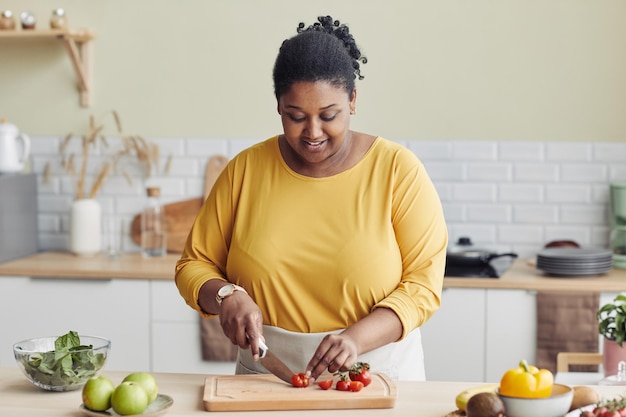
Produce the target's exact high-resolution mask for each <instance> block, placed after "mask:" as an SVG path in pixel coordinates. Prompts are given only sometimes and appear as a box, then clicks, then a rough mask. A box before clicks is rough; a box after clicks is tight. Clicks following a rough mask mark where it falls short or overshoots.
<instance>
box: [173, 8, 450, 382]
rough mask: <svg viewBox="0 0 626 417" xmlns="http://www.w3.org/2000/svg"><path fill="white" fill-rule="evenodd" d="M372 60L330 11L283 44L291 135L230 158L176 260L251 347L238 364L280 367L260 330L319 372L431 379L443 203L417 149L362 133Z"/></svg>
mask: <svg viewBox="0 0 626 417" xmlns="http://www.w3.org/2000/svg"><path fill="white" fill-rule="evenodd" d="M360 62H363V63H365V62H366V60H365V58H363V57H361V53H360V51H359V49H358V47H357V46H356V43H355V41H354V38H353V36H352V35H351V34H350V32H349V30H348V27H347V26H346V25H343V24H340V23H339V22H338V21H333V20H332V19H331V18H330V17H329V16H326V17H320V18H318V22H317V23H315V24H314V25H311V26H309V27H305V25H304V24H303V23H301V24H300V25H299V27H298V34H297V35H295V36H294V37H292V38H290V39H288V40H286V41H284V42H283V44H282V46H281V48H280V51H279V54H278V57H277V59H276V62H275V65H274V71H273V79H274V92H275V95H276V100H277V108H278V114H279V115H280V117H281V120H282V125H283V133H282V134H280V135H277V136H274V137H272V138H270V139H267V140H266V141H264V142H261V143H259V144H256V145H254V146H252V147H250V148H249V149H247V150H244V151H243V152H241V153H240V154H239V155H237V156H236V157H235V158H234V159H233V160H232V161H230V163H229V164H228V166H227V167H226V169H225V170H224V172H223V173H222V174H221V175H220V177H219V178H218V179H217V181H216V183H215V185H214V187H213V189H212V191H211V193H210V195H209V197H208V198H207V201H206V202H205V204H204V206H203V208H202V210H201V212H200V213H199V215H198V217H197V219H196V221H195V223H194V225H193V228H192V230H191V232H190V234H189V238H188V240H187V243H186V247H185V250H184V252H183V254H182V256H181V258H180V260H179V261H178V263H177V265H176V284H177V286H178V288H179V291H180V293H181V295H182V296H183V297H184V298H185V300H186V302H187V303H188V304H189V305H190V306H191V307H193V308H194V309H196V310H197V311H199V312H200V313H201V314H202V315H203V316H205V317H210V316H214V315H219V319H220V323H221V326H222V329H223V330H224V334H225V335H226V336H227V337H228V338H229V339H230V340H231V341H232V343H233V344H235V345H237V346H239V355H238V364H237V373H250V372H267V371H266V370H265V369H264V368H263V367H262V366H261V365H260V363H259V362H258V361H257V359H258V354H259V338H260V339H262V340H265V342H266V343H267V345H268V346H269V347H270V349H271V350H272V351H273V352H274V353H275V354H276V355H277V356H278V357H280V358H281V359H282V360H283V361H284V362H286V363H287V365H289V366H290V368H291V369H292V370H294V372H304V371H305V372H306V373H307V374H308V375H309V376H310V378H311V379H312V380H315V379H316V378H318V377H319V375H320V374H322V373H323V372H330V373H334V372H336V371H345V370H347V369H349V368H350V367H351V366H352V365H353V364H355V363H356V362H357V361H361V362H368V363H369V364H370V366H371V368H372V370H373V371H375V372H385V373H387V374H388V375H390V376H391V377H392V378H396V379H413V380H423V379H425V375H424V364H423V353H422V347H421V339H420V333H419V329H418V328H419V326H421V325H422V324H424V323H425V322H426V321H427V320H428V319H429V318H430V317H431V315H432V314H433V313H434V312H435V311H436V310H437V309H438V308H439V305H440V295H441V287H442V281H443V273H444V266H445V251H446V246H447V231H446V226H445V221H444V216H443V211H442V208H441V203H440V201H439V198H438V196H437V193H436V191H435V188H434V187H433V185H432V183H431V181H430V179H429V177H428V175H427V173H426V171H425V170H424V167H423V165H422V164H421V162H420V161H419V160H418V159H417V158H416V157H415V155H414V154H413V153H411V152H410V151H409V150H407V149H406V148H404V147H402V146H400V145H398V144H395V143H393V142H390V141H387V140H385V139H383V138H381V137H379V136H375V135H369V134H365V133H360V132H355V131H352V130H350V116H351V115H353V114H355V111H356V98H357V92H356V88H355V79H356V77H357V76H358V77H359V79H362V78H363V77H362V76H361V73H360V64H359V63H360ZM232 284H235V285H232Z"/></svg>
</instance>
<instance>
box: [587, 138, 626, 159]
mask: <svg viewBox="0 0 626 417" xmlns="http://www.w3.org/2000/svg"><path fill="white" fill-rule="evenodd" d="M593 159H594V161H601V162H625V163H626V142H610V143H594V144H593Z"/></svg>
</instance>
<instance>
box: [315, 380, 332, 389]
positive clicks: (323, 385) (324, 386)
mask: <svg viewBox="0 0 626 417" xmlns="http://www.w3.org/2000/svg"><path fill="white" fill-rule="evenodd" d="M317 385H319V387H320V388H321V389H323V390H327V389H328V388H330V387H332V386H333V380H332V379H327V380H325V381H318V382H317Z"/></svg>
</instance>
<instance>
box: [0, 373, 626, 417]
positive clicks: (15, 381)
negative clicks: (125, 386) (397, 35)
mask: <svg viewBox="0 0 626 417" xmlns="http://www.w3.org/2000/svg"><path fill="white" fill-rule="evenodd" d="M102 374H103V375H106V376H108V377H109V378H111V380H112V381H113V382H114V383H115V384H118V383H119V382H121V380H122V378H123V377H124V376H126V375H127V373H126V372H117V371H115V372H114V371H108V372H107V371H103V372H102ZM153 375H154V376H155V378H156V379H157V382H158V384H159V392H161V393H163V394H167V395H169V396H171V397H172V398H173V399H174V405H173V406H172V407H171V408H170V409H169V410H167V412H166V414H165V415H166V416H171V417H176V416H204V417H208V416H230V417H235V416H237V417H248V416H250V417H252V416H268V415H272V416H274V415H278V416H282V415H285V416H293V415H295V414H297V415H298V416H303V417H307V416H325V415H328V413H329V410H298V411H280V412H279V411H266V412H260V411H257V412H252V411H242V412H232V411H227V412H215V411H213V412H210V413H209V414H207V413H208V412H207V411H205V409H204V405H203V403H202V393H203V387H204V379H205V377H206V376H205V375H202V374H174V373H153ZM476 385H480V383H467V382H407V381H402V382H399V383H398V384H397V386H398V397H397V399H396V404H395V407H394V408H391V409H389V408H387V409H361V410H356V409H351V410H340V411H336V412H333V415H334V414H341V416H345V417H350V416H354V417H370V416H372V417H377V416H380V417H382V416H385V417H394V416H396V417H400V416H402V417H409V416H410V417H415V416H420V417H444V416H445V415H446V414H448V413H450V412H452V411H454V410H455V409H456V407H455V405H454V399H455V397H456V396H457V394H458V393H459V392H461V391H463V390H465V389H467V388H470V387H473V386H476ZM294 389H295V388H294ZM594 389H596V390H597V391H598V392H599V393H600V394H601V395H602V396H603V397H616V396H618V395H621V394H623V392H624V387H615V386H594ZM347 395H350V393H347ZM0 396H1V397H2V398H3V400H2V402H0V415H1V416H7V417H8V416H11V417H32V416H46V417H79V416H82V415H83V414H82V413H81V412H80V410H79V406H80V404H81V403H82V399H81V391H80V390H77V391H69V392H48V391H43V390H41V389H39V388H37V387H35V386H34V385H32V384H31V383H30V382H28V381H27V380H26V377H25V376H24V375H22V373H21V372H20V370H19V369H18V368H17V367H13V368H11V367H5V368H0Z"/></svg>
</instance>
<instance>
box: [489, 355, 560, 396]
mask: <svg viewBox="0 0 626 417" xmlns="http://www.w3.org/2000/svg"><path fill="white" fill-rule="evenodd" d="M553 384H554V375H552V372H550V371H549V370H548V369H537V367H536V366H530V365H528V363H527V362H526V361H525V360H522V361H520V363H519V366H518V367H517V368H513V369H509V370H508V371H506V372H505V373H504V375H503V376H502V379H501V380H500V394H502V395H507V396H509V397H519V398H545V397H549V396H550V394H551V393H552V385H553Z"/></svg>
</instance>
